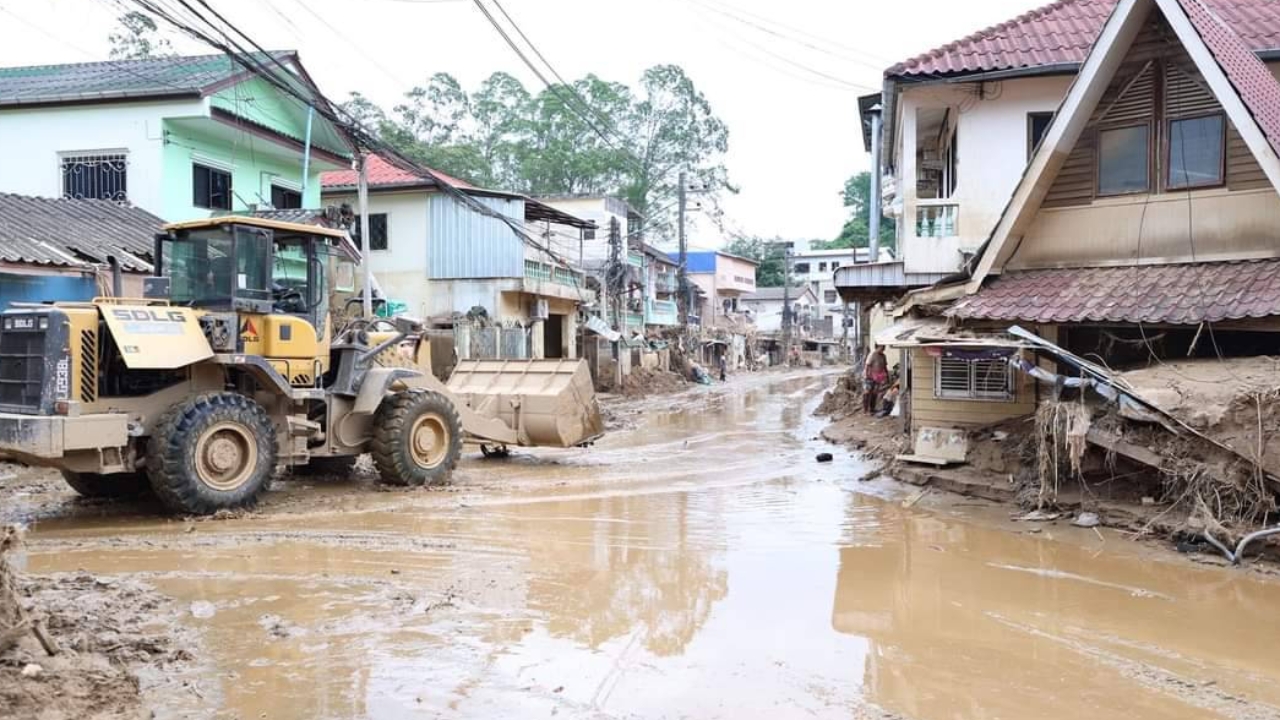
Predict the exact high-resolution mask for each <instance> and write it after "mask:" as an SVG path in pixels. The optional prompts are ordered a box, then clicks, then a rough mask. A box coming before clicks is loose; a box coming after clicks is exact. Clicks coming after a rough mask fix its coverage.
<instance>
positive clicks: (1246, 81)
mask: <svg viewBox="0 0 1280 720" xmlns="http://www.w3.org/2000/svg"><path fill="white" fill-rule="evenodd" d="M1178 2H1179V3H1180V4H1181V5H1182V9H1183V10H1185V11H1186V13H1187V17H1188V18H1190V20H1191V24H1192V25H1193V26H1194V27H1195V29H1196V32H1197V33H1199V34H1200V37H1201V38H1202V39H1203V40H1204V44H1205V46H1206V47H1208V48H1209V52H1210V53H1211V54H1212V55H1213V59H1214V60H1216V61H1217V63H1218V66H1219V67H1221V68H1222V72H1223V73H1224V74H1225V75H1226V76H1227V80H1229V81H1231V85H1232V86H1234V87H1235V89H1236V92H1237V93H1239V95H1240V99H1241V100H1242V101H1243V102H1244V104H1245V107H1247V108H1248V109H1249V113H1250V114H1251V115H1253V119H1254V120H1255V121H1256V122H1257V123H1258V127H1259V128H1261V129H1262V132H1263V134H1265V135H1266V136H1267V140H1269V141H1270V142H1271V147H1272V148H1273V149H1274V150H1275V151H1276V152H1278V153H1280V83H1277V82H1276V79H1275V77H1274V76H1273V75H1272V74H1271V71H1270V70H1268V69H1267V66H1266V65H1263V64H1262V61H1261V60H1259V59H1258V56H1257V55H1255V54H1254V53H1253V52H1250V49H1249V47H1248V46H1247V45H1245V42H1244V40H1243V39H1242V38H1241V37H1240V35H1238V34H1237V32H1236V30H1235V28H1233V27H1231V26H1230V25H1229V24H1228V22H1227V20H1226V18H1224V17H1222V16H1220V15H1218V14H1217V12H1215V11H1214V10H1211V9H1210V8H1209V7H1208V6H1207V5H1206V3H1205V2H1203V1H1202V0H1178ZM1275 5H1276V4H1275V3H1270V4H1269V7H1275Z"/></svg>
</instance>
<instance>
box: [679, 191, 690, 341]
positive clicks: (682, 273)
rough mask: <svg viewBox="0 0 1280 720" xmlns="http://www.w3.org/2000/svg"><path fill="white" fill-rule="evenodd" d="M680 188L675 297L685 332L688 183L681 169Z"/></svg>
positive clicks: (686, 309)
mask: <svg viewBox="0 0 1280 720" xmlns="http://www.w3.org/2000/svg"><path fill="white" fill-rule="evenodd" d="M678 182H679V183H680V188H679V190H678V191H677V195H676V197H677V207H678V208H679V210H677V211H676V212H677V214H678V218H679V219H678V222H677V226H678V227H679V230H678V233H679V237H680V266H679V267H678V268H676V271H677V273H678V275H677V281H676V284H677V285H678V286H679V291H680V295H679V297H677V298H676V299H677V300H678V301H679V303H680V304H679V309H680V326H681V327H682V328H684V330H685V331H686V332H688V330H689V273H688V266H689V243H688V241H687V240H686V238H685V234H684V213H685V194H684V193H685V185H687V184H688V176H687V175H686V174H685V172H684V171H683V170H681V171H680V179H679V180H678Z"/></svg>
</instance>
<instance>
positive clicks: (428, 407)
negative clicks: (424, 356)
mask: <svg viewBox="0 0 1280 720" xmlns="http://www.w3.org/2000/svg"><path fill="white" fill-rule="evenodd" d="M424 412H436V413H439V414H440V415H441V417H443V418H444V419H445V422H446V423H447V424H448V425H449V433H450V437H449V449H448V452H447V453H446V455H445V459H444V461H443V462H441V463H440V464H439V465H437V466H436V467H434V468H432V469H430V470H424V469H422V468H420V467H418V466H417V464H416V463H414V462H413V461H412V460H411V459H410V458H409V456H408V453H409V449H408V442H407V441H406V438H405V435H406V433H408V432H409V429H410V428H411V427H412V424H413V419H414V418H416V417H417V416H418V415H420V414H422V413H424ZM369 454H370V455H372V457H373V465H374V467H376V468H377V469H378V477H379V478H380V479H381V481H382V482H383V483H386V484H387V485H400V486H419V485H431V484H436V483H443V482H447V481H448V480H449V478H450V477H451V476H452V475H453V471H454V468H456V467H457V466H458V459H459V458H460V457H461V456H462V421H461V420H460V419H459V418H458V411H457V409H456V408H454V406H453V403H452V402H451V401H450V400H449V398H447V397H445V396H444V395H441V394H440V393H437V392H432V391H430V390H423V389H420V388H413V389H410V390H405V391H403V392H398V393H396V394H395V395H391V396H389V397H387V398H385V399H383V401H382V404H381V405H379V406H378V411H377V413H375V414H374V416H373V439H372V441H370V443H369Z"/></svg>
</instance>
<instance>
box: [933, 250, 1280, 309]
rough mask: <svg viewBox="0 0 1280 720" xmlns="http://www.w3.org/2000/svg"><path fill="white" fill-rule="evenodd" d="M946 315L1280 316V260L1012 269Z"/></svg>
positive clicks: (955, 306)
mask: <svg viewBox="0 0 1280 720" xmlns="http://www.w3.org/2000/svg"><path fill="white" fill-rule="evenodd" d="M947 314H948V315H951V316H953V317H958V318H962V319H966V320H1009V321H1022V322H1033V323H1070V322H1116V323H1140V322H1141V323H1172V324H1186V325H1198V324H1199V323H1202V322H1206V321H1207V322H1218V321H1222V320H1241V319H1244V318H1261V317H1267V316H1273V315H1280V259H1275V258H1272V259H1267V260H1241V261H1235V262H1203V263H1182V264H1174V265H1130V266H1123V267H1095V268H1063V269H1054V270H1023V271H1018V272H1007V273H1005V274H1003V275H1000V276H998V277H996V278H994V279H993V280H991V281H990V282H989V283H988V284H987V286H986V287H984V288H982V289H981V290H979V291H978V292H977V293H975V294H973V295H968V296H966V297H963V298H960V299H959V300H957V301H956V302H955V304H954V305H952V307H951V309H950V310H949V311H948V313H947Z"/></svg>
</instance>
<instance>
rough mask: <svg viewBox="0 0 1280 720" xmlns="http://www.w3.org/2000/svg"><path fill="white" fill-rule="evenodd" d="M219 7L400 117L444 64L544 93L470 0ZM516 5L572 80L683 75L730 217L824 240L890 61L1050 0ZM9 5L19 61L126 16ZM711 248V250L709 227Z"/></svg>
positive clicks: (99, 44) (84, 49) (863, 163)
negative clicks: (666, 67)
mask: <svg viewBox="0 0 1280 720" xmlns="http://www.w3.org/2000/svg"><path fill="white" fill-rule="evenodd" d="M209 2H210V3H211V4H212V5H213V6H214V7H215V8H217V9H218V10H220V11H221V12H223V13H224V14H226V15H228V16H229V17H230V18H231V19H232V20H233V21H234V22H235V23H236V24H237V25H239V26H240V27H241V28H243V29H245V30H246V31H249V32H250V33H251V34H252V35H253V36H254V38H255V39H256V40H257V41H258V42H259V43H260V44H261V45H263V46H264V47H269V48H276V49H297V50H298V51H300V53H301V57H302V62H303V64H304V65H306V67H307V69H308V70H309V71H310V72H311V74H312V75H313V76H315V78H316V80H317V82H318V83H319V84H320V87H321V89H322V90H323V91H324V92H325V94H327V95H329V96H330V97H331V98H334V99H342V98H345V97H346V94H347V92H348V91H350V90H360V91H361V92H363V93H365V94H366V95H367V96H369V97H370V98H372V99H374V100H375V101H377V102H379V103H380V104H383V105H384V106H387V107H390V106H391V105H392V104H394V103H395V102H396V101H397V100H398V98H399V96H400V95H401V94H402V93H403V92H404V91H405V90H406V89H407V88H408V87H410V86H411V85H413V84H415V83H423V82H425V80H426V78H428V77H429V76H430V75H431V74H433V73H436V72H440V71H444V72H449V73H452V74H453V75H455V76H456V77H458V79H459V80H460V81H461V82H462V83H463V84H464V86H466V87H467V88H468V89H472V88H474V87H475V86H477V85H478V84H479V83H480V81H481V80H483V79H484V78H485V77H487V76H488V75H489V74H490V73H492V72H494V71H496V70H505V71H507V72H510V73H512V74H513V75H515V76H516V77H518V78H520V79H521V80H522V81H523V82H524V83H525V85H526V87H529V88H530V89H536V88H537V86H538V81H537V79H536V78H535V77H534V76H533V74H532V73H530V72H529V71H528V70H527V69H525V67H524V66H523V65H522V64H521V63H520V60H519V59H518V58H517V57H516V56H515V55H514V53H512V51H511V50H510V49H509V48H508V47H507V46H506V45H505V44H504V43H503V41H502V39H501V38H500V37H499V36H498V35H497V33H496V32H495V31H494V30H493V28H492V27H491V26H490V25H489V24H488V22H487V21H486V20H485V19H484V17H483V16H482V15H481V14H480V12H479V11H478V10H477V9H476V7H475V6H474V5H473V4H472V1H471V0H209ZM501 2H502V3H503V6H504V7H505V8H506V10H507V11H508V12H509V13H510V14H511V16H512V17H513V18H514V19H515V20H516V21H517V22H518V23H519V24H520V26H521V28H522V29H523V30H524V32H525V33H526V34H527V35H528V36H529V38H530V39H531V40H532V41H533V42H534V44H535V45H536V46H537V47H538V48H539V49H540V50H541V51H542V53H543V55H545V56H546V58H547V59H548V60H549V61H550V62H551V63H552V65H553V66H554V67H555V68H556V70H558V71H559V73H560V74H561V75H562V76H564V77H565V78H570V79H572V78H577V77H579V76H581V75H583V74H586V73H588V72H594V73H596V74H597V75H600V76H601V77H604V78H606V79H609V80H616V81H620V82H624V83H627V84H628V85H634V84H635V83H636V82H637V80H638V78H639V76H640V74H641V72H642V71H643V70H644V69H645V68H647V67H649V66H651V65H655V64H659V63H675V64H678V65H682V66H683V67H684V68H685V70H686V71H687V72H688V74H689V75H690V77H692V78H693V80H694V82H695V83H696V84H697V86H698V87H699V88H700V89H701V90H702V91H703V92H704V93H705V94H706V96H707V97H708V99H709V100H710V102H711V106H712V108H713V109H714V110H715V112H716V113H717V114H718V115H719V116H720V117H721V118H722V119H723V120H724V121H725V122H726V123H727V124H728V126H729V131H730V138H729V154H728V157H727V159H726V162H727V165H728V168H729V175H730V178H731V180H732V181H733V182H734V183H736V184H737V185H738V186H739V187H740V188H741V190H742V192H741V193H740V194H739V195H737V196H734V197H728V198H726V199H725V201H724V204H723V206H724V209H725V211H726V215H727V221H728V225H729V226H730V227H731V228H734V229H737V230H740V231H743V232H747V233H753V234H759V235H767V236H773V235H781V236H783V237H787V238H819V239H828V238H831V237H834V236H835V235H836V234H837V233H838V232H839V230H840V226H841V224H842V223H843V221H844V218H845V210H844V208H843V207H842V206H841V199H840V189H841V187H842V186H843V183H844V180H845V179H846V178H847V177H849V176H850V175H851V174H853V173H854V172H856V171H859V170H863V169H866V168H867V167H868V166H869V162H868V157H867V155H866V153H865V152H864V151H863V148H862V140H861V136H860V134H859V130H858V116H857V102H856V100H857V97H858V96H859V95H861V94H865V93H867V92H870V91H872V90H873V89H875V88H878V86H879V81H880V77H881V73H882V71H883V69H884V68H885V67H887V66H888V65H890V64H892V63H894V62H897V61H899V60H902V59H905V58H907V57H910V56H912V55H916V54H919V53H921V52H924V51H926V50H928V49H930V48H932V47H935V46H937V45H940V44H943V43H946V42H949V41H951V40H955V39H958V38H960V37H963V36H965V35H968V34H969V33H972V32H975V31H977V30H980V29H982V28H984V27H986V26H988V25H991V24H994V23H997V22H1001V21H1004V20H1007V19H1010V18H1012V17H1014V16H1016V15H1018V14H1019V13H1022V12H1025V11H1027V10H1030V9H1032V8H1033V7H1035V6H1037V5H1039V4H1043V3H1041V2H1038V1H1037V0H896V1H893V2H883V1H880V2H866V1H865V0H852V1H850V0H845V1H843V2H834V1H833V0H787V2H778V1H777V0H501ZM304 3H305V5H304ZM125 4H129V3H127V0H126V2H125ZM0 9H2V10H3V12H0V27H3V28H5V32H4V39H5V42H4V43H3V44H0V65H5V66H12V65H33V64H43V63H60V62H84V61H86V60H99V59H105V58H106V55H107V50H108V44H107V39H106V38H107V35H108V33H110V32H111V30H112V27H113V25H114V18H115V17H116V16H117V15H119V14H120V10H119V5H117V4H116V3H115V2H109V1H108V0H0ZM18 18H21V20H22V21H26V23H29V24H30V26H31V27H27V26H24V24H23V23H22V22H20V21H19V20H18ZM330 26H331V27H330ZM35 28H40V29H41V30H43V31H44V33H45V34H42V33H41V32H40V31H39V30H36V29H35ZM335 30H336V32H335ZM174 43H175V46H176V47H177V48H178V50H179V51H180V52H183V53H188V52H189V53H197V52H207V50H205V49H204V48H202V47H200V46H198V45H196V44H195V43H193V42H192V41H189V40H185V39H180V38H176V37H175V38H174ZM0 189H3V188H0ZM699 239H700V240H702V241H703V244H708V242H709V241H711V240H712V238H711V236H709V235H708V231H707V229H706V228H704V230H703V232H702V233H701V234H700V237H699Z"/></svg>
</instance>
